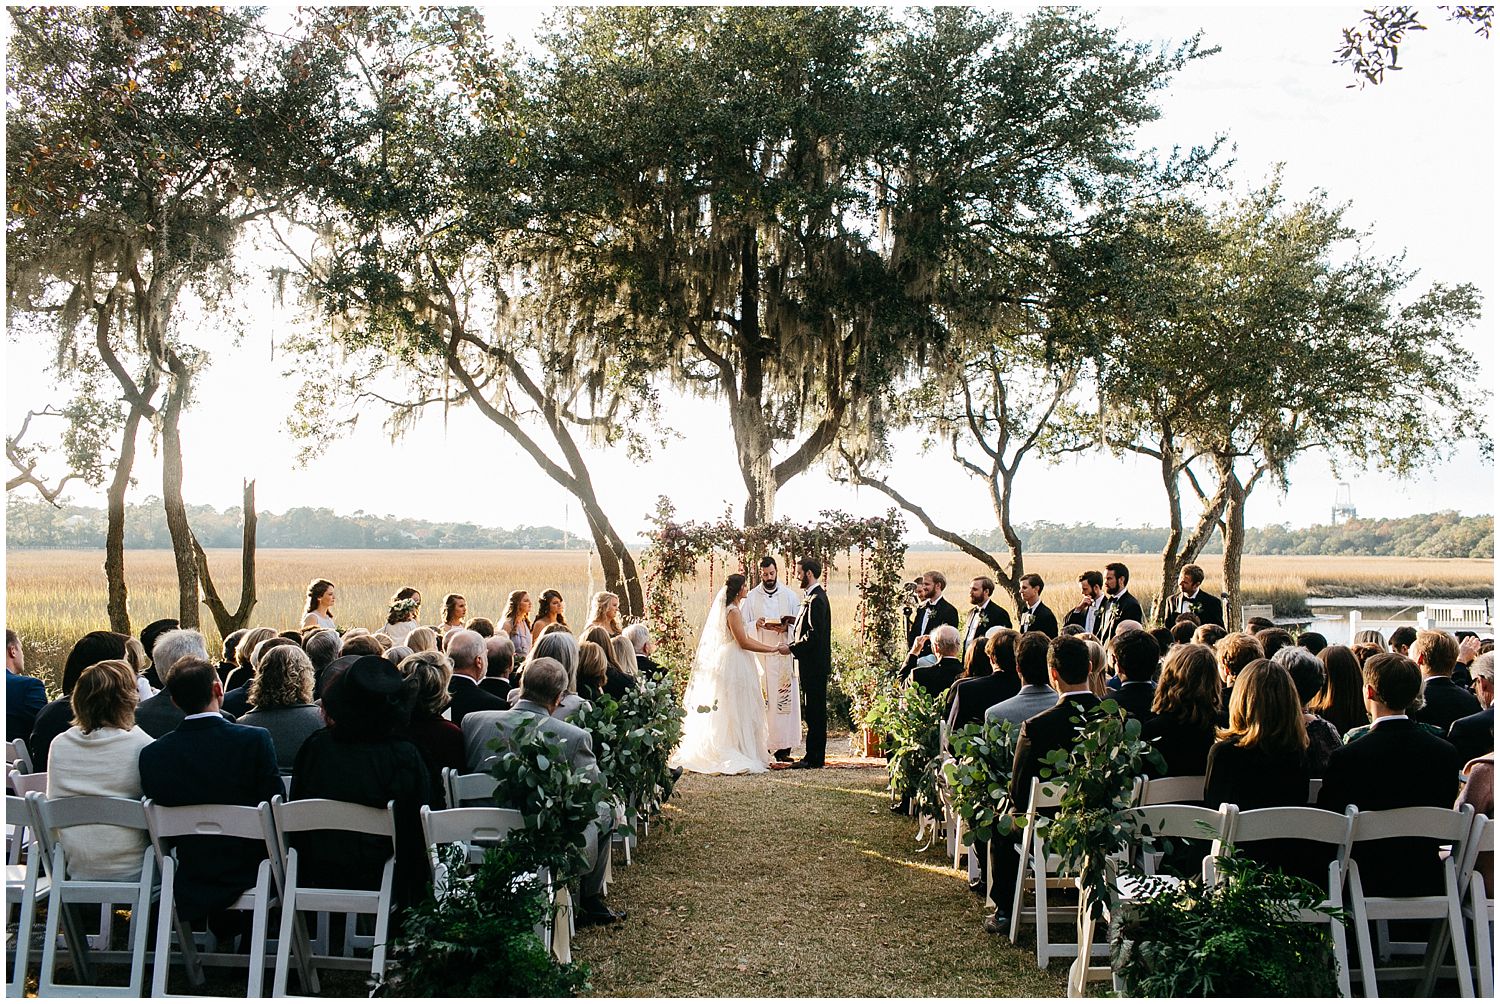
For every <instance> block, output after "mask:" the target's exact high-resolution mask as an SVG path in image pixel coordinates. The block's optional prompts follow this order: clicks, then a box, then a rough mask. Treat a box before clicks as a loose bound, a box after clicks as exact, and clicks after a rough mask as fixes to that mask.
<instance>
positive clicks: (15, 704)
mask: <svg viewBox="0 0 1500 1004" xmlns="http://www.w3.org/2000/svg"><path fill="white" fill-rule="evenodd" d="M46 706H47V687H46V685H45V684H44V683H42V681H41V680H38V679H37V678H36V677H34V676H25V675H23V674H21V673H11V672H6V674H5V741H6V742H10V741H11V740H12V739H27V738H29V737H30V736H31V729H32V726H34V725H35V724H36V716H37V712H39V711H41V710H42V709H43V708H45V707H46Z"/></svg>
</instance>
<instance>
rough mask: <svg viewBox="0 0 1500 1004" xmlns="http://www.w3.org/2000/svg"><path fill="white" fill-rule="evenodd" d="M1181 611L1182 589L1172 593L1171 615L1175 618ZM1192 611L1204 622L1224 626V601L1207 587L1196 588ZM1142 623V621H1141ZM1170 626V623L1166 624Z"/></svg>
mask: <svg viewBox="0 0 1500 1004" xmlns="http://www.w3.org/2000/svg"><path fill="white" fill-rule="evenodd" d="M1181 611H1182V590H1180V589H1179V590H1178V591H1177V592H1175V593H1173V594H1172V617H1173V618H1175V617H1176V616H1177V614H1178V613H1180V612H1181ZM1193 613H1195V614H1197V615H1198V619H1199V620H1200V621H1202V622H1203V623H1204V624H1217V625H1219V627H1224V626H1225V624H1224V601H1223V600H1221V599H1219V598H1218V597H1217V596H1215V595H1214V594H1213V593H1210V592H1209V591H1208V590H1207V589H1200V590H1198V598H1197V599H1195V600H1193ZM1142 623H1144V621H1143V622H1142ZM1167 626H1168V627H1171V624H1168V625H1167Z"/></svg>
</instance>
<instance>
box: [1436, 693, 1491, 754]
mask: <svg viewBox="0 0 1500 1004" xmlns="http://www.w3.org/2000/svg"><path fill="white" fill-rule="evenodd" d="M1448 741H1449V742H1450V743H1452V744H1453V748H1454V749H1456V750H1458V761H1459V763H1468V762H1469V761H1470V760H1473V759H1475V758H1476V757H1482V756H1485V755H1486V754H1488V753H1491V752H1493V751H1494V749H1495V706H1494V705H1493V704H1491V705H1490V706H1489V707H1487V708H1485V709H1484V710H1483V711H1481V712H1480V713H1479V714H1477V715H1470V716H1469V717H1467V718H1460V719H1459V720H1458V721H1456V722H1454V723H1453V724H1452V725H1450V726H1449V727H1448Z"/></svg>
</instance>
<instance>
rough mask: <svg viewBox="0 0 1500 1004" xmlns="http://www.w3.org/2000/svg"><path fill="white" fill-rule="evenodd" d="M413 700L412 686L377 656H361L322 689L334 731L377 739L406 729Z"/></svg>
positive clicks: (394, 667)
mask: <svg viewBox="0 0 1500 1004" xmlns="http://www.w3.org/2000/svg"><path fill="white" fill-rule="evenodd" d="M342 661H343V660H342V659H340V660H338V662H342ZM338 662H335V663H334V664H333V666H329V670H330V671H331V670H332V669H333V667H334V666H336V665H338ZM412 696H413V687H412V684H411V683H410V681H408V680H407V679H406V677H404V676H402V675H401V671H400V670H399V669H397V668H396V664H395V663H393V662H391V660H389V659H387V658H385V657H383V656H379V655H362V656H359V657H358V658H356V659H355V660H354V662H353V664H352V665H351V666H349V668H348V669H346V670H344V671H343V672H342V673H340V674H339V675H338V677H337V679H334V680H333V681H332V682H331V683H330V684H329V686H328V687H327V688H325V690H324V696H323V706H324V707H325V708H327V709H328V712H329V716H330V717H331V718H333V720H334V722H335V725H336V729H337V731H340V732H343V733H345V734H349V733H351V732H353V733H359V734H361V735H366V736H371V737H377V736H381V735H385V734H387V733H389V732H390V731H391V730H392V729H395V728H398V727H400V726H402V725H405V723H406V719H408V718H409V717H410V716H411V698H412Z"/></svg>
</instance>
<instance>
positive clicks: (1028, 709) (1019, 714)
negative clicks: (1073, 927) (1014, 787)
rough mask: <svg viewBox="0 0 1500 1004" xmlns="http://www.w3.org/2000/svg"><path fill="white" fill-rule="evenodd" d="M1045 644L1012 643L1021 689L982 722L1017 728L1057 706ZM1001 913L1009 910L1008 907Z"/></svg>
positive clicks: (1042, 640)
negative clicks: (1048, 672)
mask: <svg viewBox="0 0 1500 1004" xmlns="http://www.w3.org/2000/svg"><path fill="white" fill-rule="evenodd" d="M1048 644H1049V640H1048V638H1047V636H1046V635H1044V634H1041V633H1040V632H1036V631H1033V632H1031V633H1029V634H1023V635H1021V636H1020V637H1019V638H1017V639H1016V645H1015V649H1016V672H1017V673H1018V674H1019V675H1020V677H1021V689H1020V690H1019V691H1017V692H1016V696H1014V697H1012V698H1009V699H1008V700H1004V701H1001V702H1000V703H999V704H996V705H994V706H993V707H990V708H989V709H987V710H986V711H985V713H984V719H985V721H987V722H1010V723H1011V724H1013V725H1020V724H1021V723H1022V722H1024V721H1026V719H1028V718H1031V717H1033V716H1034V715H1039V714H1041V713H1042V712H1043V711H1046V710H1047V709H1048V708H1050V707H1052V706H1053V705H1055V704H1057V691H1055V690H1053V689H1052V687H1051V686H1050V685H1049V684H1048V683H1047V679H1048V677H1047V649H1048ZM1079 644H1080V645H1083V646H1084V647H1083V649H1082V651H1083V658H1084V664H1085V669H1084V679H1085V680H1087V679H1088V669H1087V663H1088V646H1087V644H1086V643H1085V642H1083V641H1080V642H1079ZM1005 909H1007V910H1009V909H1010V907H1009V905H1007V906H1006V907H1005Z"/></svg>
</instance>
